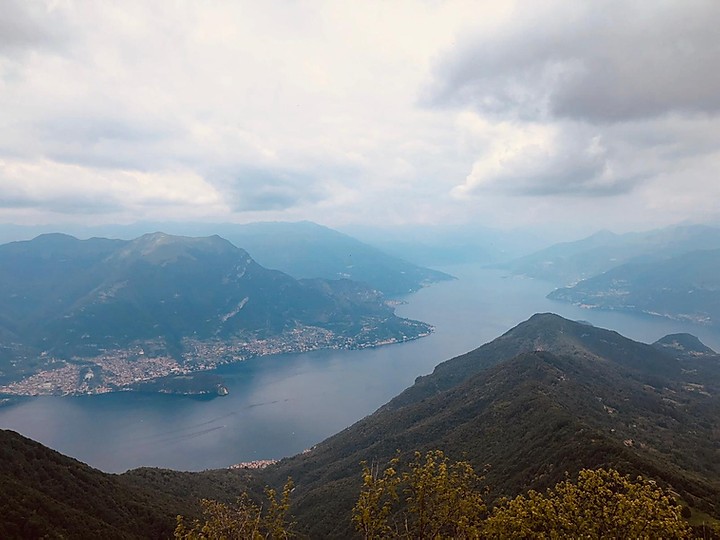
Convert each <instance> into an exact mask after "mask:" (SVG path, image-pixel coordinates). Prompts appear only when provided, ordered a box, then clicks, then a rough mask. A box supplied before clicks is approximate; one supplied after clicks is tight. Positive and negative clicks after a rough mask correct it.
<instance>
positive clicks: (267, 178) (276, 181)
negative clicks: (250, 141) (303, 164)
mask: <svg viewBox="0 0 720 540" xmlns="http://www.w3.org/2000/svg"><path fill="white" fill-rule="evenodd" d="M205 176H206V177H207V178H209V181H210V182H211V183H212V184H213V185H215V186H217V188H218V189H219V191H220V192H221V193H222V194H223V196H224V200H225V201H226V203H227V204H228V205H229V206H230V207H231V208H233V209H234V210H236V211H239V212H242V211H266V210H286V209H288V208H293V207H296V206H300V205H303V204H308V203H314V202H317V201H320V200H322V199H323V198H324V197H323V193H322V192H321V191H320V189H319V188H318V186H317V185H316V183H315V179H314V178H313V177H312V176H311V175H309V174H307V173H303V172H301V171H292V170H288V169H277V170H269V169H259V168H253V167H247V166H245V167H243V166H239V167H232V168H229V169H226V170H212V171H209V172H208V173H207V174H206V175H205Z"/></svg>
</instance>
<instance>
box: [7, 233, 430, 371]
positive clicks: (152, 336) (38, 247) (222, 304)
mask: <svg viewBox="0 0 720 540" xmlns="http://www.w3.org/2000/svg"><path fill="white" fill-rule="evenodd" d="M0 299H1V300H2V301H1V302H0V344H2V346H0V370H2V374H1V375H0V383H1V382H3V381H5V382H7V381H8V380H11V379H18V378H21V377H22V376H24V375H27V374H28V373H32V372H34V371H37V370H38V369H39V368H41V367H48V366H45V365H44V364H43V363H44V362H45V360H43V358H44V357H41V356H40V353H41V352H46V353H47V358H52V357H56V358H71V357H73V356H80V357H93V356H97V355H98V354H101V353H102V352H104V351H105V350H113V349H122V348H125V347H127V346H128V345H130V344H133V343H134V344H136V345H138V344H139V345H142V346H144V347H145V348H146V349H147V351H146V352H152V353H154V354H156V355H158V354H160V355H162V354H169V355H172V356H174V357H176V358H180V357H181V353H182V352H183V348H184V340H186V339H192V340H196V341H197V340H199V341H202V340H214V341H215V342H217V341H222V340H227V339H231V338H232V339H237V340H252V339H267V338H274V337H278V336H280V335H283V336H286V338H285V341H291V337H292V336H290V334H292V332H293V331H295V330H304V329H307V328H312V329H315V331H316V332H318V337H317V338H313V337H312V336H307V337H305V336H306V335H307V333H302V332H301V333H300V334H299V335H298V336H294V337H293V339H295V341H296V342H297V344H296V345H297V346H299V347H300V346H305V347H308V348H313V346H314V345H315V344H316V342H317V343H323V337H324V339H325V342H330V341H332V343H333V344H334V345H336V346H362V345H367V344H372V343H375V342H379V341H383V340H393V339H394V340H402V339H411V338H414V337H417V336H419V335H421V334H424V333H426V332H428V331H429V327H428V326H427V325H425V324H423V323H419V322H416V321H410V320H407V319H401V318H399V317H396V316H395V315H394V313H393V309H392V308H390V307H388V306H387V305H386V304H385V301H384V298H383V297H382V295H381V294H380V293H379V292H377V291H376V290H374V289H371V288H369V287H368V286H366V285H363V284H360V283H356V282H352V281H349V280H333V281H328V280H322V279H307V280H296V279H294V278H292V277H290V276H289V275H287V274H284V273H282V272H279V271H276V270H268V269H266V268H264V267H262V266H260V265H259V264H257V263H256V262H255V261H254V260H253V259H252V258H251V257H250V256H249V255H248V253H247V252H246V251H244V250H243V249H240V248H237V247H235V246H234V245H233V244H231V243H230V242H228V241H227V240H224V239H222V238H220V237H218V236H212V237H207V238H189V237H177V236H169V235H166V234H162V233H155V234H147V235H144V236H142V237H140V238H137V239H135V240H132V241H122V240H107V239H100V238H92V239H90V240H78V239H76V238H74V237H70V236H65V235H59V234H53V235H43V236H40V237H38V238H36V239H35V240H32V241H28V242H13V243H10V244H5V245H3V246H0ZM327 332H330V333H331V334H327ZM328 335H330V336H331V337H330V338H328ZM326 346H327V345H326ZM148 348H150V349H153V350H152V351H150V349H148Z"/></svg>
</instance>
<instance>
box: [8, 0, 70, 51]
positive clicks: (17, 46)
mask: <svg viewBox="0 0 720 540" xmlns="http://www.w3.org/2000/svg"><path fill="white" fill-rule="evenodd" d="M0 13H2V17H0V56H2V55H14V54H18V53H20V52H22V51H25V50H29V49H33V48H39V47H46V48H49V47H51V46H53V45H57V44H58V43H59V42H61V41H62V40H63V38H64V37H65V35H64V32H63V28H64V21H63V20H62V18H61V17H60V16H59V12H57V11H55V10H53V9H51V7H50V5H49V4H47V3H45V2H23V1H17V0H0Z"/></svg>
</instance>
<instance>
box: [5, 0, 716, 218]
mask: <svg viewBox="0 0 720 540" xmlns="http://www.w3.org/2000/svg"><path fill="white" fill-rule="evenodd" d="M0 2H2V0H0ZM0 7H2V8H3V12H4V14H6V17H5V19H4V22H3V23H0V35H2V37H0V160H2V161H3V163H4V165H3V167H2V168H0V172H1V173H2V176H0V203H2V204H0V221H4V220H6V221H18V220H22V221H24V222H27V221H32V220H44V221H45V222H47V221H52V220H54V219H58V220H59V219H66V220H76V221H83V220H96V221H97V220H103V219H104V220H106V221H110V220H120V221H124V222H127V221H129V220H133V219H144V218H156V217H157V216H158V215H160V214H161V215H162V216H163V217H164V218H166V219H186V218H188V217H189V216H192V217H193V218H195V219H208V220H211V219H212V220H242V221H246V220H252V219H314V220H317V221H321V222H324V223H328V224H341V223H347V222H360V223H362V222H365V223H378V222H387V223H396V222H398V223H399V222H440V221H446V220H453V221H463V220H478V219H481V220H483V221H485V223H486V224H488V223H489V222H503V223H511V222H513V220H516V219H517V216H516V215H515V214H514V209H515V205H516V203H515V202H514V201H515V200H516V198H517V196H518V195H522V196H524V197H527V198H528V199H531V200H532V201H534V203H533V205H532V208H533V210H532V212H530V211H528V212H527V215H528V216H530V217H529V218H528V219H533V220H542V219H546V218H545V217H544V216H547V215H553V216H562V215H566V216H568V218H572V217H573V215H571V214H570V213H567V212H568V210H567V199H566V197H568V196H569V197H570V198H572V200H574V201H575V202H574V203H573V206H574V207H575V208H582V207H583V205H584V204H585V202H584V201H585V200H586V199H587V200H590V199H592V200H595V201H596V202H588V203H587V204H588V205H590V206H591V207H593V208H598V207H599V206H602V207H603V208H604V209H605V210H606V212H607V216H608V217H609V218H611V219H618V220H619V219H621V218H622V219H627V211H626V210H625V208H626V207H628V206H632V205H633V204H634V205H635V206H636V207H637V208H642V209H643V210H642V212H641V214H642V216H644V217H645V218H647V219H648V220H654V219H662V215H663V212H665V216H666V218H665V219H670V217H669V216H672V219H684V218H685V217H687V216H689V215H690V214H691V212H692V207H693V204H696V205H697V204H700V203H704V200H706V198H705V199H704V200H703V201H700V200H699V199H703V193H704V192H706V191H704V190H705V187H706V186H707V185H708V183H709V182H714V177H712V178H711V177H710V174H711V173H710V171H711V168H710V167H709V166H707V163H709V162H710V161H709V160H711V159H712V158H713V157H714V156H715V155H716V152H717V151H718V143H717V142H716V141H718V140H720V137H718V120H717V117H716V115H715V113H716V111H717V109H718V107H720V101H718V97H717V96H720V86H719V85H720V78H718V75H717V73H716V70H715V69H714V67H715V66H716V65H717V64H718V45H717V40H716V39H715V38H714V29H715V28H716V26H717V25H716V23H717V22H718V17H717V15H718V9H717V8H716V7H715V4H713V3H710V2H700V1H697V2H696V1H695V0H692V1H690V2H687V3H684V2H683V3H670V2H667V3H666V2H662V3H660V4H656V3H653V4H650V3H642V2H641V3H638V4H633V5H632V6H630V7H629V6H628V5H627V3H622V2H616V1H608V2H604V3H602V5H595V4H579V3H568V2H555V3H549V4H548V3H542V6H541V5H540V4H527V3H518V4H516V3H514V2H502V3H499V2H483V3H480V2H475V1H463V0H450V1H447V2H434V1H428V2H424V1H410V0H400V1H398V2H384V1H380V0H369V1H367V2H360V3H337V2H330V1H328V2H306V1H298V2H280V1H269V2H262V3H257V2H249V1H241V2H234V1H229V0H228V1H218V2H212V3H207V2H200V1H190V2H183V3H179V4H178V3H165V2H150V3H148V2H142V1H139V0H128V1H127V2H122V3H120V4H118V3H112V2H105V1H100V2H88V3H85V2H73V1H70V0H67V1H65V0H63V1H59V2H57V1H49V0H48V1H47V2H43V1H40V0H38V1H36V2H8V1H7V0H5V2H4V3H3V4H2V5H1V6H0ZM629 10H631V11H632V13H630V12H629ZM8 21H9V22H8ZM5 23H7V24H5ZM10 23H12V24H11V26H12V28H13V31H12V32H4V33H3V29H4V28H6V27H8V28H10V26H8V24H10ZM3 24H5V26H3ZM428 89H429V90H428ZM428 92H429V94H428ZM428 103H431V104H432V106H430V107H428ZM683 171H693V172H692V174H691V175H687V174H684V173H683ZM681 177H682V178H683V181H682V182H681V181H680V178H681ZM673 183H674V185H675V186H680V185H682V186H683V189H686V190H687V193H688V194H691V195H687V197H683V198H682V199H681V203H679V204H677V205H676V206H674V207H673V208H674V210H673V212H671V213H668V212H667V206H668V205H664V204H662V200H661V199H662V197H665V196H666V195H665V194H667V193H668V191H667V186H668V185H671V184H673ZM641 197H642V198H641ZM600 199H603V201H602V202H597V201H598V200H600ZM646 201H654V202H653V203H652V204H650V203H646ZM592 205H595V206H592ZM598 205H599V206H598ZM614 208H617V209H618V211H617V212H615V211H614V210H613V209H614ZM23 212H24V214H23ZM579 217H580V218H587V219H590V218H589V217H587V213H586V216H583V215H580V216H579ZM633 217H636V216H633ZM600 219H601V216H599V217H598V218H597V220H598V221H599V220H600ZM638 219H640V218H639V217H638Z"/></svg>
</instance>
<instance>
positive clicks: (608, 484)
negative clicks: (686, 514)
mask: <svg viewBox="0 0 720 540" xmlns="http://www.w3.org/2000/svg"><path fill="white" fill-rule="evenodd" d="M681 513H682V509H681V507H680V506H679V505H677V504H676V503H675V501H674V500H673V498H672V497H671V496H670V495H669V494H667V493H666V492H665V491H664V490H662V489H661V488H660V487H659V486H658V485H657V484H656V483H655V482H653V481H651V480H646V479H644V478H642V477H638V478H637V479H636V480H635V481H632V480H630V478H629V477H628V476H622V475H621V474H620V473H618V472H617V471H615V470H612V469H611V470H605V469H597V470H588V469H584V470H582V471H580V474H579V476H578V480H577V483H572V482H570V481H564V482H560V483H559V484H557V485H556V486H555V487H553V488H550V489H548V490H547V491H546V492H545V493H544V494H541V493H538V492H536V491H530V492H529V493H528V494H527V496H522V495H520V496H518V497H516V498H514V499H512V500H505V501H503V502H501V503H500V504H499V505H498V506H497V507H496V508H495V509H494V510H493V512H492V514H491V515H490V517H489V518H488V519H487V521H486V523H485V527H484V533H485V535H486V536H487V537H489V538H689V537H690V529H689V527H688V525H687V523H686V522H685V521H684V519H683V518H682V515H681Z"/></svg>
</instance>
